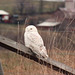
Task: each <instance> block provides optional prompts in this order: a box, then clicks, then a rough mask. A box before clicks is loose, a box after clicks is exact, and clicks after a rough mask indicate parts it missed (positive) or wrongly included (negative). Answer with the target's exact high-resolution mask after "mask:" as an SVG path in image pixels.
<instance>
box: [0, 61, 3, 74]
mask: <svg viewBox="0 0 75 75" xmlns="http://www.w3.org/2000/svg"><path fill="white" fill-rule="evenodd" d="M0 75H4V74H3V69H2V65H1V62H0Z"/></svg>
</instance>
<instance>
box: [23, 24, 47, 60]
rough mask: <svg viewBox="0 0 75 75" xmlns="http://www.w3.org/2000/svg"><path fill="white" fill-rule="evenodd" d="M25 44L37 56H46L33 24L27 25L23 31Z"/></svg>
mask: <svg viewBox="0 0 75 75" xmlns="http://www.w3.org/2000/svg"><path fill="white" fill-rule="evenodd" d="M24 42H25V46H26V47H28V48H30V49H31V50H32V51H33V53H35V54H36V55H38V56H39V57H43V58H46V59H47V58H48V54H47V51H46V48H45V46H44V43H43V40H42V38H41V36H40V35H39V33H38V31H37V28H36V27H35V26H33V25H30V26H27V27H26V28H25V33H24Z"/></svg>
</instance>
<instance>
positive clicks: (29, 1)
mask: <svg viewBox="0 0 75 75" xmlns="http://www.w3.org/2000/svg"><path fill="white" fill-rule="evenodd" d="M63 6H64V3H63V2H48V1H43V0H40V1H34V0H0V10H6V11H8V12H9V13H10V14H14V13H18V14H25V13H33V12H34V13H36V12H37V13H42V12H53V11H55V10H56V9H58V7H63ZM31 10H32V11H31Z"/></svg>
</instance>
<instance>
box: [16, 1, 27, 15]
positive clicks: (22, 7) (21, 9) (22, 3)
mask: <svg viewBox="0 0 75 75" xmlns="http://www.w3.org/2000/svg"><path fill="white" fill-rule="evenodd" d="M26 3H27V0H17V3H16V4H17V10H18V12H19V14H20V15H22V14H23V12H24V10H25V6H26Z"/></svg>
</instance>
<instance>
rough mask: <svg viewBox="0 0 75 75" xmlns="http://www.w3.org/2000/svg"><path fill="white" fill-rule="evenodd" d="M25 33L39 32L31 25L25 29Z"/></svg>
mask: <svg viewBox="0 0 75 75" xmlns="http://www.w3.org/2000/svg"><path fill="white" fill-rule="evenodd" d="M25 32H37V28H36V27H35V26H33V25H29V26H27V27H26V28H25Z"/></svg>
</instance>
